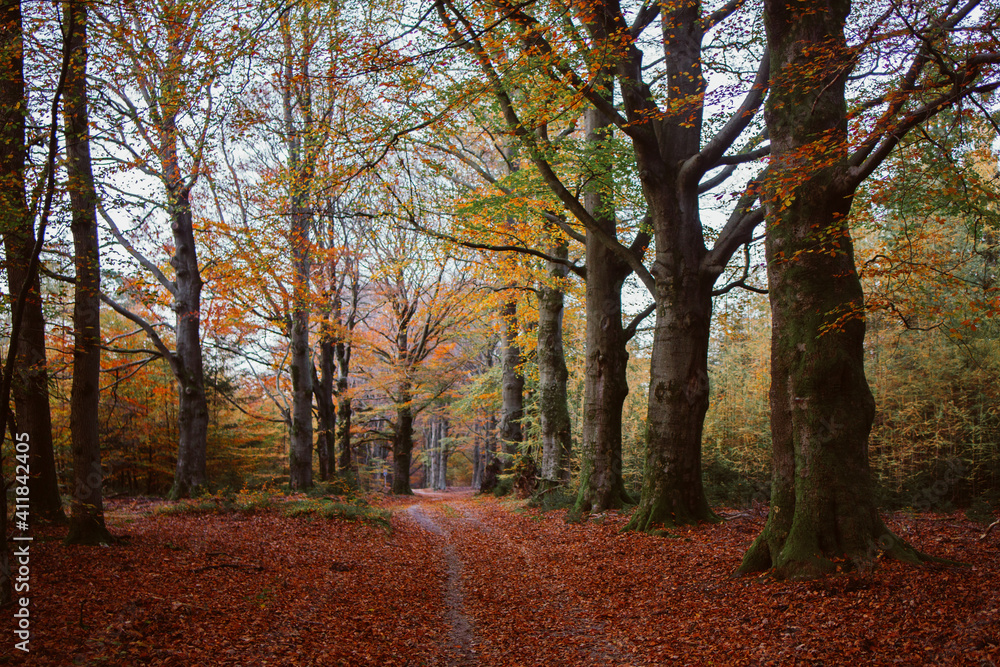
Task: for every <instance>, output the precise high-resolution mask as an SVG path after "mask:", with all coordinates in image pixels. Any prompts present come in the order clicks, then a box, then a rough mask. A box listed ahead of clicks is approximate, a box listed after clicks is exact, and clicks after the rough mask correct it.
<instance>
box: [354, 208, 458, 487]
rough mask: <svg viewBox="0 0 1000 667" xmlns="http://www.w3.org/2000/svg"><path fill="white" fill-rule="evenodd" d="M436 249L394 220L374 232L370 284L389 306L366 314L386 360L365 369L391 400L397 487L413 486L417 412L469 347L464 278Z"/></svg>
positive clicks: (440, 390) (444, 386) (454, 377)
mask: <svg viewBox="0 0 1000 667" xmlns="http://www.w3.org/2000/svg"><path fill="white" fill-rule="evenodd" d="M397 194H398V193H397ZM394 199H396V200H397V201H398V200H401V199H402V198H400V197H398V196H394ZM440 250H441V249H440V248H436V247H434V246H433V245H428V243H427V242H426V240H420V239H419V237H418V236H417V235H416V234H415V233H413V232H407V231H405V230H402V229H400V228H398V227H392V226H383V227H382V228H381V229H380V230H379V231H378V233H377V238H376V235H374V234H373V238H372V255H373V264H372V265H371V269H370V270H371V271H372V278H371V281H370V283H371V289H372V291H373V292H374V294H375V295H376V296H377V298H378V300H379V302H381V303H383V304H386V305H387V306H388V308H384V309H383V312H382V313H380V316H379V317H377V318H372V319H371V320H370V321H369V327H370V328H371V329H372V334H373V338H375V339H377V340H374V341H373V342H372V343H371V348H372V352H373V354H374V355H375V356H376V357H377V358H378V359H379V360H380V361H381V362H382V364H383V368H381V369H370V372H372V371H375V373H377V375H376V374H373V377H372V381H373V382H376V383H377V385H378V386H379V387H380V388H381V391H382V392H384V394H385V395H386V396H388V398H389V400H390V404H391V405H390V406H388V407H389V409H390V410H391V415H392V416H391V418H390V421H391V426H392V438H393V440H392V456H393V461H392V492H393V493H395V494H404V495H409V494H412V493H413V491H412V489H411V487H410V465H411V462H412V458H413V434H414V428H413V426H414V419H415V418H416V416H417V415H419V414H420V413H421V412H422V411H423V410H424V409H426V408H427V407H428V406H429V405H431V404H433V403H434V402H435V401H436V400H438V399H439V398H440V397H441V396H443V395H444V394H445V393H446V392H448V391H449V390H450V389H451V388H452V386H453V385H454V383H455V382H457V381H458V380H459V379H460V375H459V372H458V371H459V369H460V368H461V367H462V365H463V363H464V355H465V354H466V352H467V351H466V350H464V349H462V347H461V346H459V345H458V344H457V341H458V339H459V338H460V336H461V334H462V328H463V327H465V326H467V325H468V324H469V323H470V322H471V319H472V312H473V311H472V310H471V309H470V308H469V306H468V304H467V299H468V294H467V290H468V288H469V285H468V283H467V282H466V281H465V280H463V278H462V276H461V274H460V273H459V271H458V270H457V266H456V263H455V258H454V257H452V256H451V255H450V254H448V253H447V252H444V253H442V252H440Z"/></svg>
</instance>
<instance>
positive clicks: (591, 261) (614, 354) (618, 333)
mask: <svg viewBox="0 0 1000 667" xmlns="http://www.w3.org/2000/svg"><path fill="white" fill-rule="evenodd" d="M607 83H608V81H604V84H607ZM584 123H585V132H586V135H585V139H586V142H587V145H588V148H589V149H590V153H591V155H590V158H589V169H591V170H592V171H593V174H592V175H591V177H590V179H589V181H588V184H587V188H586V191H585V193H584V202H583V203H584V207H585V209H586V210H587V212H588V213H589V214H590V215H591V216H593V218H594V220H595V223H596V224H598V225H600V226H601V228H602V229H603V231H604V233H605V234H607V235H609V236H611V237H617V224H616V219H615V211H614V206H613V201H611V200H610V198H608V197H606V193H608V192H612V191H613V189H614V184H613V183H611V182H610V180H611V174H610V172H611V169H610V166H611V165H610V163H609V162H608V157H607V150H606V147H605V146H604V144H605V143H606V142H608V141H609V140H610V138H611V122H610V121H609V120H608V118H607V117H606V116H605V115H604V114H602V113H601V112H600V111H598V110H597V109H595V108H590V109H587V111H586V112H585V115H584ZM643 238H644V239H645V241H643V240H640V241H639V243H638V244H636V246H635V247H636V248H639V249H638V250H636V253H637V254H638V255H639V256H640V257H641V255H642V254H643V252H645V248H646V243H647V242H648V237H643ZM586 265H587V276H586V278H587V285H586V304H585V308H586V323H587V337H586V354H587V357H586V358H587V362H586V363H587V365H586V370H585V374H584V388H583V394H584V398H583V428H582V431H583V433H582V443H581V457H580V491H579V493H578V494H577V499H576V507H575V509H576V511H578V512H590V511H593V512H603V511H604V510H607V509H611V508H618V507H621V506H622V505H623V504H624V503H625V502H627V501H628V500H630V499H629V497H628V494H627V493H626V492H625V484H624V481H623V479H622V412H623V410H624V406H625V399H626V398H627V397H628V375H627V373H628V356H629V355H628V351H627V350H626V347H625V346H626V343H627V342H628V338H629V336H628V335H627V334H626V332H625V328H624V326H623V324H622V286H623V285H624V283H625V279H626V278H627V277H628V276H629V274H630V273H631V272H632V269H631V268H630V267H629V266H628V264H627V263H626V262H625V261H624V260H623V259H622V258H621V257H619V256H618V255H617V254H616V253H615V252H614V250H612V249H611V248H610V247H608V245H607V244H605V243H603V242H602V241H601V240H600V239H599V238H597V236H595V235H594V234H592V233H588V234H587V237H586Z"/></svg>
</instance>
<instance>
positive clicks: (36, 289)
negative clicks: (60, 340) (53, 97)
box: [0, 1, 96, 522]
mask: <svg viewBox="0 0 1000 667" xmlns="http://www.w3.org/2000/svg"><path fill="white" fill-rule="evenodd" d="M22 30H23V24H22V19H21V4H20V2H10V1H8V2H4V3H3V5H2V14H0V114H2V122H3V134H2V135H0V179H2V182H0V216H2V218H0V219H2V221H3V222H2V229H0V233H2V234H3V241H4V252H5V254H6V270H7V282H8V287H9V292H10V294H11V295H14V296H15V297H16V296H17V295H18V294H20V293H21V290H22V287H23V286H24V284H25V282H26V281H27V279H28V276H27V273H28V265H29V264H30V262H31V257H32V253H33V252H34V246H35V232H34V227H33V222H34V220H33V217H32V216H31V215H30V213H29V212H28V207H27V203H26V202H25V193H24V185H25V184H24V167H25V160H26V153H25V145H24V131H25V113H26V112H25V108H26V107H25V104H26V100H25V93H24V57H23V37H22ZM80 78H81V77H75V78H74V80H73V83H74V85H76V84H77V82H78V80H79V79H80ZM74 92H75V91H67V95H70V94H74ZM84 93H86V90H85V89H84ZM84 122H86V115H84ZM15 363H16V367H15V369H14V373H15V375H14V378H13V379H12V386H11V390H12V394H13V397H14V405H15V410H16V414H17V424H18V428H19V429H20V431H21V432H24V433H27V434H28V435H29V437H30V442H31V449H30V454H29V460H28V464H29V467H30V469H31V477H30V479H29V481H28V486H29V489H30V495H29V499H30V501H29V502H30V504H31V511H32V513H33V514H34V516H36V517H39V518H42V519H46V520H49V521H59V522H62V521H65V520H66V515H65V514H64V513H63V509H62V501H61V499H60V497H59V485H58V480H57V478H56V466H55V456H54V454H53V450H52V419H51V411H50V409H49V387H48V368H47V363H46V358H45V318H44V315H43V314H42V299H41V289H40V283H39V280H38V275H37V273H36V274H35V276H34V278H33V279H32V280H31V283H30V285H29V288H28V292H27V302H26V303H25V307H24V315H23V317H22V320H21V329H20V331H19V333H18V345H17V361H16V362H15ZM94 418H95V419H96V415H95V416H94Z"/></svg>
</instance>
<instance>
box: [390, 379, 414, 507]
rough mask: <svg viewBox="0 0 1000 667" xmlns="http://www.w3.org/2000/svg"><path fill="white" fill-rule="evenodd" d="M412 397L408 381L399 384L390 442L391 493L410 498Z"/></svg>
mask: <svg viewBox="0 0 1000 667" xmlns="http://www.w3.org/2000/svg"><path fill="white" fill-rule="evenodd" d="M412 401H413V396H412V386H411V384H410V381H409V380H405V379H404V380H403V381H402V382H400V384H399V387H398V390H397V396H396V432H395V433H394V435H393V440H392V492H393V493H394V494H396V495H405V496H412V495H413V489H412V488H411V487H410V461H411V460H412V458H413V405H412Z"/></svg>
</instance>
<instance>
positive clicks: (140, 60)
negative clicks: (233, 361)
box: [95, 0, 249, 498]
mask: <svg viewBox="0 0 1000 667" xmlns="http://www.w3.org/2000/svg"><path fill="white" fill-rule="evenodd" d="M95 13H96V14H97V15H98V16H99V17H100V22H99V23H98V26H97V27H99V28H100V29H101V31H102V33H103V36H102V40H101V47H102V50H101V53H100V62H99V68H98V70H99V72H98V73H96V74H95V75H96V76H97V77H98V80H99V81H100V83H101V86H100V87H99V90H100V91H101V98H100V104H99V105H98V107H99V108H101V109H103V110H104V112H105V117H104V118H103V121H104V123H105V127H104V128H103V129H104V130H106V132H105V133H104V137H105V141H107V142H109V143H110V145H111V148H110V151H111V152H112V154H113V155H121V154H125V155H127V156H128V159H127V160H124V162H125V163H126V164H127V165H128V166H129V167H131V168H134V169H138V170H139V172H141V173H143V174H145V175H147V176H149V177H151V178H153V179H155V180H156V181H157V182H158V185H159V187H161V188H162V192H163V198H162V199H160V200H155V199H149V198H146V197H145V196H144V195H142V194H140V193H138V192H131V193H129V192H126V191H125V190H123V189H121V188H118V187H116V185H115V184H114V183H111V182H105V184H104V185H105V187H106V188H109V189H117V192H118V197H116V202H115V203H117V204H118V205H119V208H120V209H125V210H126V211H128V210H129V207H127V206H126V205H125V204H126V202H127V201H128V200H129V199H132V200H136V201H134V208H133V210H134V209H138V210H141V211H143V212H144V215H143V216H141V217H139V218H138V221H139V224H138V225H137V227H139V228H140V229H136V230H134V232H135V233H134V235H137V236H139V237H140V238H142V234H140V232H142V233H146V234H148V233H149V231H148V230H146V229H143V228H144V227H145V224H146V222H147V219H148V218H149V217H151V216H155V215H156V214H157V213H162V214H164V215H165V218H166V221H167V224H168V225H169V228H170V235H169V240H167V239H162V240H161V239H157V240H158V241H161V247H163V248H165V249H166V250H167V251H168V252H169V254H170V255H171V258H170V266H171V267H172V269H173V278H172V279H171V278H170V277H168V275H167V274H166V273H165V272H164V271H163V270H161V268H160V266H159V265H158V264H157V262H156V261H154V260H153V259H150V258H149V257H148V256H147V255H146V254H144V252H143V247H142V245H139V243H137V242H136V241H134V240H133V239H130V238H128V236H129V235H128V234H126V233H123V232H122V231H121V229H120V225H119V223H118V222H117V221H116V220H115V217H114V216H113V215H111V214H109V213H108V211H106V210H105V209H104V207H103V206H102V207H101V209H100V210H101V213H102V216H103V217H104V220H105V222H106V223H107V224H108V228H109V229H110V231H111V233H112V235H113V236H114V238H115V240H116V241H117V242H118V243H119V244H120V245H121V247H122V248H123V249H124V250H125V251H126V252H128V253H129V254H130V255H131V256H132V257H133V259H134V260H135V262H136V263H137V264H138V265H139V266H141V267H142V268H143V269H144V270H145V271H146V272H147V277H146V278H144V279H142V280H138V281H133V282H132V285H134V286H135V290H134V296H135V297H136V299H137V300H139V301H141V302H151V303H148V305H149V306H150V307H151V309H152V310H154V312H155V309H156V308H158V307H160V306H162V305H165V304H163V303H162V301H160V300H159V299H160V298H161V294H162V293H165V294H167V295H169V301H168V304H169V308H170V309H172V310H173V311H174V315H175V318H174V322H175V323H174V325H173V329H172V333H173V338H174V340H173V349H171V347H170V346H169V345H168V341H167V340H165V339H164V338H163V337H162V336H160V335H159V334H158V333H157V331H156V328H155V327H154V326H153V324H152V323H150V322H149V321H148V320H147V319H145V318H143V317H142V316H141V315H140V314H138V313H135V312H132V311H130V310H128V309H126V308H124V307H123V306H122V305H121V304H120V303H118V302H116V301H115V300H114V299H112V298H110V297H107V296H106V297H105V300H106V302H107V303H109V305H111V306H112V307H113V308H114V309H115V310H116V311H118V312H119V313H120V314H122V315H124V316H126V317H128V318H130V319H132V320H133V321H135V322H136V323H137V324H139V326H141V327H142V328H143V330H144V331H146V333H147V335H148V336H149V337H150V340H151V341H152V342H153V343H154V345H156V347H157V350H158V351H159V352H160V353H161V354H162V355H163V356H164V358H166V359H167V361H168V362H169V364H170V367H171V370H172V371H173V373H174V376H175V377H176V379H177V387H178V405H179V411H178V422H179V429H178V444H177V471H176V475H175V479H174V486H173V488H172V489H171V491H170V496H171V498H181V497H185V496H188V495H191V494H192V493H195V492H197V490H198V489H200V488H202V487H204V486H205V485H206V483H207V482H208V478H207V472H206V467H205V461H206V448H207V434H208V414H209V413H208V405H207V401H206V396H205V371H204V363H203V353H202V344H201V314H202V291H203V288H204V280H203V277H202V273H201V266H200V264H199V260H198V245H197V243H196V240H195V212H194V209H193V201H192V194H193V192H194V189H195V187H196V185H197V184H198V183H199V181H200V180H201V179H202V178H203V177H204V176H205V174H206V173H208V171H209V167H210V156H209V152H210V150H211V146H210V142H209V140H210V139H211V138H212V136H213V135H212V132H213V130H214V129H216V126H217V124H218V122H219V121H220V119H221V118H222V117H223V116H224V115H225V113H224V106H225V103H226V100H225V99H224V100H222V101H220V100H219V99H217V97H216V94H217V91H216V87H217V86H218V84H219V82H220V80H221V79H222V78H223V77H224V76H225V75H226V74H228V73H229V72H230V71H231V69H232V68H233V67H234V62H235V59H236V54H238V53H239V50H240V49H241V48H245V47H246V46H247V42H248V41H249V39H248V35H247V32H246V31H245V30H244V29H243V28H242V27H241V22H242V21H243V20H244V19H243V18H241V16H240V15H238V14H234V13H233V12H232V10H231V8H230V7H228V6H227V5H224V4H223V3H217V2H208V3H195V2H189V1H188V0H169V1H166V2H149V3H145V4H143V3H140V4H138V5H136V4H135V3H119V4H117V5H110V6H103V7H101V8H100V10H99V11H95ZM220 107H223V108H222V109H220ZM126 231H128V230H126ZM153 236H154V238H156V237H157V235H155V233H154V235H153ZM146 281H152V284H153V285H156V286H157V288H158V289H160V290H162V292H161V294H157V295H156V296H155V297H151V296H150V294H149V293H152V292H154V290H155V289H156V288H153V287H152V286H151V285H150V286H147V285H146V284H145V283H146Z"/></svg>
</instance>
